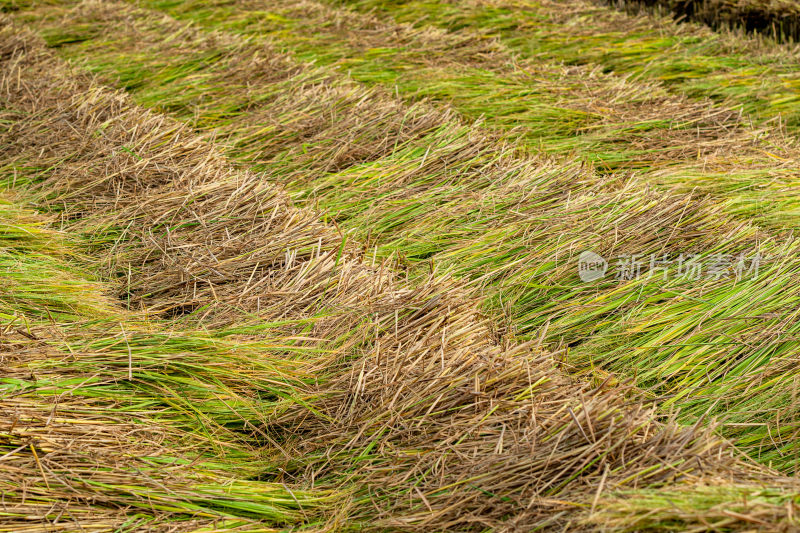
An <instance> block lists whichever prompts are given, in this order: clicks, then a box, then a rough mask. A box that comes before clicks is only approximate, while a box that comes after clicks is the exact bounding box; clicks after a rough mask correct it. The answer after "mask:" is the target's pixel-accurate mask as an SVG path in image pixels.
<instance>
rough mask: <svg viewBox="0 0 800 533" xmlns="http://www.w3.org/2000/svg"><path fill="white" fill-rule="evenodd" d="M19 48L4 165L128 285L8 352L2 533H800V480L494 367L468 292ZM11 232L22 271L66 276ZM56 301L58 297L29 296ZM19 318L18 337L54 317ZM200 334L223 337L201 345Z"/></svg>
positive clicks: (572, 383) (498, 353) (527, 352)
mask: <svg viewBox="0 0 800 533" xmlns="http://www.w3.org/2000/svg"><path fill="white" fill-rule="evenodd" d="M0 43H2V45H1V46H0V58H2V62H1V63H0V68H1V69H2V72H1V73H0V94H2V109H3V124H4V129H3V132H2V141H3V157H4V161H6V162H7V164H8V165H9V166H11V165H13V168H14V169H16V171H17V174H16V177H17V178H18V179H19V180H20V181H18V182H17V183H21V184H24V185H25V189H26V190H25V191H20V193H22V194H24V196H25V197H26V198H28V199H29V200H35V201H36V202H37V204H38V205H41V206H49V207H50V208H51V209H53V210H59V211H60V216H61V220H62V224H63V225H64V228H65V230H66V231H68V232H69V233H70V234H80V235H83V237H82V238H83V239H88V242H89V243H90V244H91V246H92V247H93V258H87V260H88V261H89V262H90V264H94V265H95V268H97V267H99V266H102V268H101V269H100V270H101V271H102V272H105V273H106V274H105V277H106V278H107V279H108V281H105V282H103V283H102V284H101V285H97V288H95V289H92V288H90V287H89V286H88V285H87V288H86V290H85V291H84V294H85V295H87V296H88V295H90V294H94V295H95V300H96V301H97V302H98V303H96V304H92V301H91V300H89V301H86V300H84V299H82V300H81V301H82V302H83V305H84V306H87V305H88V306H91V307H88V308H80V307H79V306H76V305H69V303H68V302H69V301H70V299H69V298H67V300H65V302H66V303H64V302H61V303H59V304H58V305H57V306H55V307H54V309H56V308H57V309H63V311H62V314H61V315H58V321H56V320H55V317H53V318H51V315H52V313H51V312H49V308H45V309H42V308H41V307H40V306H39V307H38V309H39V311H38V316H35V317H34V316H31V319H30V320H36V321H37V322H38V323H36V324H34V327H33V328H31V329H21V328H19V327H16V328H15V329H14V331H15V334H13V335H12V336H11V337H9V338H8V341H6V342H5V344H4V348H6V349H7V353H9V354H10V355H9V357H8V358H7V359H4V364H5V362H6V361H8V362H9V366H10V369H9V370H8V373H7V374H4V375H8V376H11V377H12V379H11V380H10V381H4V383H5V384H8V385H10V386H11V388H12V390H11V391H9V392H7V393H4V394H3V396H2V397H0V400H1V401H2V402H3V405H4V409H6V405H8V406H9V407H8V408H7V409H8V412H14V410H15V409H16V410H17V411H22V410H23V408H24V409H27V411H25V412H26V416H21V417H17V418H16V419H15V420H14V421H11V423H10V424H9V427H7V428H4V429H3V431H4V433H5V434H6V435H8V436H7V437H6V438H7V439H16V440H9V442H8V445H7V446H8V447H9V448H10V449H9V451H8V452H7V453H5V454H4V455H3V456H2V460H4V461H12V462H13V464H14V468H11V469H3V470H2V471H1V472H2V473H0V480H2V483H3V486H4V487H8V490H7V491H5V492H4V499H3V501H4V505H5V508H4V515H3V518H2V519H0V524H3V526H4V527H6V529H11V530H17V531H18V530H20V529H21V528H23V527H24V528H27V529H28V530H36V528H37V527H38V528H43V527H45V524H48V525H47V526H46V527H48V528H50V529H52V528H53V527H56V526H55V524H57V523H58V522H62V519H66V518H68V519H69V520H70V522H68V523H67V522H66V520H64V521H63V523H64V525H63V526H62V527H63V528H65V529H66V528H74V527H84V528H91V529H93V530H98V531H102V530H110V529H125V528H128V529H142V528H144V527H156V526H158V527H162V526H163V527H164V528H165V529H167V528H169V529H170V530H173V531H174V530H176V529H177V530H192V529H194V530H198V529H199V530H208V529H213V530H219V529H231V528H233V529H239V530H248V529H249V530H255V529H257V528H259V529H260V530H264V529H265V528H268V527H283V526H286V525H290V524H301V523H302V524H306V525H311V526H313V525H315V524H316V525H317V526H318V527H326V526H327V527H335V528H336V529H347V528H349V527H352V528H367V529H382V528H392V529H414V530H431V529H435V530H454V529H458V530H484V529H486V528H487V527H492V528H501V527H503V528H514V527H516V528H525V529H529V528H531V527H549V528H553V527H558V528H563V527H572V528H579V527H584V528H587V529H595V528H596V527H598V526H600V525H602V526H609V527H616V526H617V525H618V524H617V523H616V522H615V520H619V516H620V515H621V514H626V513H629V511H627V510H626V509H627V508H626V507H624V505H626V502H628V505H630V506H634V507H635V506H637V505H646V504H647V502H648V501H649V500H648V498H651V496H650V493H649V492H646V491H644V492H643V491H642V489H644V488H645V487H651V488H654V489H655V488H657V487H664V486H668V487H673V488H674V490H675V491H676V492H675V493H676V494H679V493H680V494H684V495H685V499H684V500H683V501H680V500H679V501H677V502H674V503H675V505H673V506H672V507H670V508H660V509H656V512H655V513H649V514H646V515H645V516H640V517H639V518H637V517H636V516H635V515H633V514H631V516H632V518H631V520H630V521H627V522H626V525H625V526H624V527H628V526H632V527H637V525H642V526H647V527H651V528H662V529H670V528H672V527H673V526H674V525H675V524H683V525H687V526H691V525H697V524H703V525H708V524H709V523H710V524H712V525H715V526H719V527H725V528H728V529H743V528H751V527H752V524H753V521H759V520H760V521H762V522H763V521H765V520H769V521H770V523H772V524H776V525H779V524H782V525H783V526H785V527H790V526H791V525H792V524H793V521H794V520H795V518H794V517H795V516H796V511H795V510H794V509H793V505H794V504H793V500H792V498H793V495H792V494H793V493H792V492H791V491H792V490H794V489H793V488H792V487H794V482H793V481H791V480H789V479H783V478H779V477H776V476H775V475H774V474H771V473H769V472H766V471H764V470H762V469H759V468H755V467H752V466H747V465H745V464H743V463H741V462H739V461H737V460H735V458H734V457H733V456H732V453H731V452H732V450H731V448H730V447H729V446H728V445H726V444H725V443H724V442H720V441H719V440H718V439H716V438H714V437H713V435H712V433H710V432H709V431H708V430H704V429H702V428H701V427H700V426H695V427H692V428H679V427H677V426H676V425H675V424H673V423H668V424H662V423H658V422H654V421H653V419H652V412H651V411H650V410H649V409H645V408H643V406H642V405H641V403H639V402H638V401H636V400H635V399H628V398H626V392H625V389H624V387H623V388H620V387H618V386H615V385H614V384H613V383H611V382H608V381H606V382H603V383H591V382H586V381H577V380H574V379H571V378H569V377H568V376H566V375H565V374H564V373H563V372H562V371H561V370H560V369H559V367H558V365H557V364H556V363H555V361H554V360H553V358H552V356H551V355H549V354H547V353H545V352H542V351H541V350H540V349H539V348H538V347H537V346H536V345H535V344H532V343H529V344H521V345H515V344H513V343H509V342H504V343H502V344H497V343H496V342H495V341H494V340H493V336H492V334H491V330H490V328H489V327H488V323H487V321H486V320H485V319H484V318H483V317H481V315H480V313H479V312H478V309H477V307H476V305H475V302H474V301H473V299H472V298H470V297H469V296H468V292H467V291H466V290H465V287H463V286H462V285H461V284H459V283H458V282H457V281H455V280H453V279H450V278H447V277H442V276H439V275H436V273H435V272H434V273H432V275H431V276H430V277H429V278H427V279H418V280H417V281H416V282H413V283H412V282H409V281H404V280H403V279H402V278H399V277H398V276H397V275H395V274H394V273H393V272H392V271H391V269H390V266H391V265H389V264H388V263H386V262H383V263H381V264H380V265H379V264H373V265H370V264H369V263H365V262H364V260H363V259H362V258H361V257H360V256H361V252H360V248H359V247H358V246H357V245H356V243H352V242H348V241H347V240H346V238H345V235H344V234H341V233H340V232H339V231H337V230H336V229H335V228H333V227H329V226H326V225H324V224H322V223H321V222H320V221H319V220H318V219H317V216H316V215H315V214H314V213H313V212H311V211H307V210H300V209H297V208H295V207H292V206H291V204H290V202H289V200H288V198H287V197H286V196H285V194H284V193H283V192H282V191H281V190H280V189H278V188H276V187H275V186H274V185H272V184H270V183H268V182H266V181H265V180H264V178H263V176H261V175H258V174H252V173H248V172H244V171H240V170H236V169H233V168H231V166H230V165H229V164H228V162H227V161H226V160H225V159H224V158H223V157H222V156H220V155H219V153H218V152H217V151H216V149H215V148H214V147H213V146H210V145H209V144H208V143H206V142H204V141H202V140H200V139H198V138H197V137H195V136H194V135H193V134H192V133H191V132H190V131H189V130H188V129H187V128H186V127H185V126H182V125H180V124H178V123H176V122H173V121H171V120H170V119H167V118H165V117H163V116H160V115H157V114H153V113H150V112H147V111H144V110H142V109H140V108H137V107H136V106H134V105H132V104H131V103H130V101H129V99H128V97H127V96H125V95H124V94H120V93H114V92H111V91H108V90H106V89H103V88H102V87H100V86H98V85H96V84H94V83H93V82H92V81H91V80H90V79H88V78H86V77H85V76H81V75H80V74H78V73H75V72H73V71H72V70H70V69H69V68H67V67H66V66H65V65H64V64H63V63H61V62H60V61H59V60H57V59H55V58H54V57H53V56H52V55H50V54H49V53H47V52H46V51H44V50H43V48H42V46H41V45H40V44H39V43H38V42H37V41H36V39H35V38H32V37H31V36H30V35H28V34H26V33H25V32H20V31H19V30H17V29H15V28H13V27H12V26H8V25H6V26H4V28H3V29H2V33H0ZM19 174H21V175H19ZM7 226H11V227H14V228H16V229H15V231H11V232H10V237H9V239H10V240H11V241H12V242H17V244H15V245H14V247H12V249H14V250H16V251H15V253H16V254H21V256H22V258H23V259H25V260H31V261H34V262H36V261H40V260H41V261H44V262H49V261H55V260H56V259H52V260H51V259H47V258H44V259H40V258H38V257H37V256H35V255H33V250H31V248H32V247H33V246H34V243H35V240H34V239H33V237H32V238H31V240H30V241H29V242H30V243H31V244H28V243H26V244H25V245H20V244H19V243H18V241H19V237H18V236H19V229H20V227H21V226H20V225H19V222H18V220H16V219H12V220H10V222H9V223H8V224H7ZM3 227H6V225H4V226H3ZM25 233H26V234H27V232H25ZM31 233H33V232H31ZM15 236H17V237H15ZM4 237H5V233H4ZM46 237H48V238H51V239H54V240H56V241H57V240H58V236H56V235H54V236H52V237H50V236H46ZM27 239H28V237H26V240H27ZM53 268H56V269H57V270H63V268H64V267H63V265H61V263H59V264H58V265H57V266H55V267H53ZM113 274H116V275H117V276H119V277H118V279H116V280H114V279H113V278H112V277H111V275H113ZM64 276H67V274H66V273H65V274H64ZM78 279H79V278H78ZM25 281H26V282H27V283H32V284H34V285H36V284H37V283H39V282H36V281H35V279H34V278H31V279H28V280H25ZM78 283H84V284H86V283H89V284H91V283H92V282H80V281H78ZM93 283H95V284H97V283H98V282H93ZM101 286H102V287H108V289H112V288H114V287H116V288H117V290H118V291H119V292H121V295H122V297H123V299H125V300H129V301H130V302H131V307H132V308H133V309H140V310H137V311H134V310H131V311H121V310H118V309H117V308H116V305H117V304H115V303H114V302H113V301H112V300H108V299H107V298H106V297H104V296H102V295H101V294H99V292H98V291H100V290H101ZM255 289H257V291H256V290H255ZM44 290H49V291H50V292H53V293H56V294H61V293H62V291H61V289H60V288H58V287H54V286H51V287H47V286H40V287H39V290H37V291H30V290H28V291H24V292H25V293H31V292H33V293H41V292H43V291H44ZM18 293H19V291H18V290H17V289H13V290H11V291H9V293H8V296H6V298H5V300H4V301H5V302H7V305H10V306H11V307H10V309H14V306H16V305H17V303H16V302H17V298H16V296H15V295H16V294H18ZM73 299H74V298H73ZM20 301H23V302H29V303H27V304H24V305H25V306H24V307H22V308H20V310H19V315H18V316H21V314H22V313H23V312H28V313H32V309H35V308H36V307H35V306H32V305H31V304H30V299H29V298H22V299H21V300H20ZM187 309H190V310H193V311H194V313H193V314H191V315H188V316H186V317H183V318H181V317H180V315H181V313H183V312H184V311H186V310H187ZM15 311H16V310H15ZM68 313H72V317H73V318H70V317H68ZM87 315H89V316H87ZM45 316H47V318H45ZM137 317H138V318H137ZM158 317H164V318H158ZM9 319H12V317H8V318H7V319H6V320H9ZM108 319H110V320H111V321H116V320H119V321H120V323H119V326H118V327H117V326H113V325H111V323H109V322H106V320H108ZM17 320H19V318H18V319H17ZM30 320H29V322H30ZM136 321H142V322H141V325H134V324H136ZM123 322H127V323H128V324H129V326H130V327H129V328H128V329H126V328H125V327H123V325H122V323H123ZM12 324H13V322H12ZM12 324H8V325H7V326H4V327H5V331H6V333H9V332H10V331H11V330H10V329H9V328H10V327H13V326H12ZM193 324H194V325H198V324H200V325H203V326H204V327H205V332H204V334H202V335H200V334H194V335H185V334H183V333H181V331H182V330H181V329H180V328H185V327H188V326H190V325H193ZM163 328H168V329H167V330H166V331H165V332H164V333H163V334H162V333H160V330H161V331H163ZM59 330H64V331H65V334H64V335H59V334H58V331H59ZM153 330H155V331H153ZM48 339H53V340H50V341H48ZM226 339H229V340H230V342H228V341H227V340H226ZM4 340H5V339H4ZM271 353H272V354H275V355H276V357H275V358H272V357H264V355H265V354H271ZM32 371H35V372H37V377H36V379H33V378H32V376H29V374H30V373H31V372H32ZM126 376H127V378H126ZM256 376H261V378H260V379H258V378H256ZM307 378H312V381H310V382H307V381H306V379H307ZM51 387H52V388H51ZM69 413H74V415H71V416H70V415H69ZM87 417H88V419H89V420H92V423H93V424H94V425H89V424H87V423H86V421H87ZM112 417H113V418H112ZM79 421H80V422H81V423H78V422H79ZM126 424H128V425H126ZM114 425H116V427H114V428H113V429H114V430H118V431H114V432H113V433H111V435H119V437H118V438H119V439H121V440H117V441H115V440H114V439H108V435H109V433H110V432H112V427H110V426H114ZM137 431H138V432H139V434H141V436H138V438H136V439H135V440H134V444H131V443H130V442H129V441H130V439H133V438H134V436H137V435H138V434H137ZM151 434H152V435H151ZM100 435H102V436H104V437H105V438H100V437H99V436H100ZM23 439H27V440H24V441H23ZM120 442H122V443H123V444H124V446H123V444H120ZM151 442H154V443H153V444H151ZM136 443H138V444H136ZM4 446H6V444H5V443H4ZM121 446H123V447H122V448H121ZM136 446H139V447H138V448H137V447H136ZM39 449H40V451H39ZM28 450H30V454H28ZM34 450H37V451H34ZM123 450H124V451H123ZM212 451H213V455H212ZM168 452H169V453H168ZM160 454H165V456H164V457H163V458H162V459H161V460H157V459H153V458H152V456H153V455H156V456H159V455H160ZM164 464H168V465H171V466H169V467H164V466H163V465H164ZM147 465H149V466H150V468H148V467H147ZM176 465H177V466H176ZM112 466H113V468H112ZM204 472H208V473H204ZM223 473H224V474H223ZM20 476H22V477H20ZM181 476H186V477H181ZM221 476H224V479H223V478H222V477H221ZM254 477H255V478H256V479H254ZM23 480H25V482H23ZM600 480H602V481H601V482H600V485H598V482H599V481H600ZM765 483H766V484H770V485H773V486H775V487H780V488H776V489H774V490H773V491H772V492H769V491H767V490H765V489H764V488H763V486H762V485H763V484H765ZM304 485H307V486H308V488H307V489H305V490H304V489H303V486H304ZM312 485H313V488H311V486H312ZM23 486H24V487H25V492H23V493H21V494H19V493H17V492H15V491H17V490H18V487H23ZM709 486H711V487H712V488H708V487H709ZM602 487H605V490H606V491H607V492H604V491H603V490H602ZM625 488H627V489H628V490H629V491H633V493H628V494H625V493H622V492H619V491H620V490H623V489H625ZM337 489H338V490H342V489H343V490H345V492H346V493H347V494H349V495H350V498H349V500H350V502H351V503H350V504H349V505H346V504H344V503H342V502H343V501H346V500H347V499H346V498H344V496H343V495H341V494H337V493H336V492H331V491H335V490H337ZM4 490H5V489H4ZM678 491H683V492H678ZM287 495H288V496H289V497H287ZM743 496H745V497H746V498H748V499H749V502H750V503H748V502H743V503H738V502H739V500H740V499H741V498H742V497H743ZM246 498H249V500H246ZM701 499H704V500H705V501H707V502H710V503H709V505H708V506H707V508H708V509H709V513H706V514H702V515H698V513H697V512H696V509H697V506H696V502H697V501H698V500H701ZM684 502H685V503H686V506H684ZM726 502H727V505H728V507H727V509H726V510H727V512H723V513H719V512H716V514H715V509H716V507H715V505H720V504H725V503H726ZM26 505H28V506H33V507H26ZM596 507H597V508H599V509H605V511H604V513H600V514H597V513H594V512H593V511H594V510H595V508H596ZM137 508H138V510H137ZM9 509H12V510H13V511H12V512H11V513H9V511H8V510H9ZM732 509H735V511H734V510H732ZM343 516H344V517H347V522H344V521H342V517H343ZM326 517H327V518H326ZM173 520H182V521H180V522H174V521H173ZM329 520H338V522H330V521H329Z"/></svg>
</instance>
